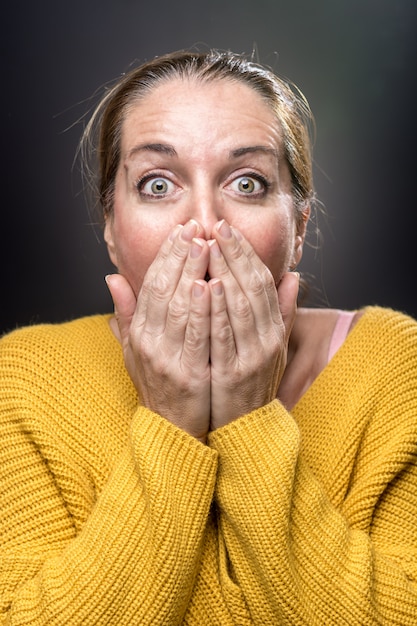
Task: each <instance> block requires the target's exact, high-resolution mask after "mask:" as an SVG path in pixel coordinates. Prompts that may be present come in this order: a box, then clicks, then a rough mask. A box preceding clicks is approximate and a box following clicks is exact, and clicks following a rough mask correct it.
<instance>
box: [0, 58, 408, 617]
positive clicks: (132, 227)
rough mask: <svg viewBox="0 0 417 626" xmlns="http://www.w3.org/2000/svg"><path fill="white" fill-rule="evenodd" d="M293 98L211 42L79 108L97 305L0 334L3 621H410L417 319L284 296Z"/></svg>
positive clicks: (300, 182) (297, 143)
mask: <svg viewBox="0 0 417 626" xmlns="http://www.w3.org/2000/svg"><path fill="white" fill-rule="evenodd" d="M307 116H308V110H307V109H306V105H305V104H304V103H303V101H302V100H301V99H299V98H298V97H297V96H295V95H294V94H293V92H292V90H291V89H290V88H289V87H288V86H287V85H286V84H285V83H283V82H282V81H280V80H279V79H277V78H276V77H275V76H273V75H272V74H271V73H270V72H269V71H267V70H265V69H263V68H261V67H259V66H257V65H255V64H253V63H251V62H247V61H245V60H244V59H242V58H240V57H238V56H235V55H233V54H230V53H216V52H210V53H207V54H204V53H202V54H197V53H187V52H185V53H178V54H172V55H167V56H165V57H161V58H157V59H155V60H154V61H151V62H149V63H147V64H145V65H144V66H141V67H139V68H138V69H136V70H133V71H132V72H131V73H130V74H129V75H127V76H125V77H123V79H122V80H121V81H120V82H119V83H118V84H117V85H116V86H115V87H114V89H113V90H111V91H110V92H109V93H108V94H107V95H106V97H105V98H104V100H103V102H102V103H101V104H100V105H99V107H98V109H97V111H96V113H95V114H94V115H93V118H92V121H91V124H90V125H89V127H88V128H87V130H86V134H85V137H84V146H88V147H91V146H90V140H91V137H92V136H93V134H94V128H95V127H96V126H97V127H98V129H99V133H100V141H99V145H98V148H97V155H98V157H99V170H100V174H99V193H100V200H101V204H102V207H103V215H104V234H105V240H106V242H107V246H108V250H109V254H110V257H111V259H112V261H113V263H114V264H115V266H116V267H117V269H118V273H117V274H114V275H111V276H109V277H107V283H108V286H109V289H110V291H111V294H112V297H113V300H114V304H115V316H114V317H112V316H95V317H91V318H86V319H82V320H77V321H74V322H71V323H68V324H63V325H56V326H40V327H34V328H30V329H23V330H20V331H17V332H15V333H12V334H10V335H9V336H6V337H5V338H4V339H3V340H2V347H1V360H0V362H1V379H2V383H1V391H0V394H1V396H0V398H1V403H0V407H1V417H2V420H1V424H2V441H3V450H2V463H1V467H2V491H1V494H2V495H1V497H2V509H1V510H2V521H1V524H2V548H1V550H2V554H1V557H2V558H1V563H2V565H1V581H2V612H3V613H2V615H3V622H4V623H5V624H13V625H20V624H28V623H30V624H39V625H40V624H48V625H49V624H70V625H75V624H117V625H118V626H120V625H124V624H126V625H127V624H129V625H131V624H140V625H143V624H190V625H191V624H199V625H201V624H204V625H206V624H207V625H210V624H219V625H222V626H223V625H228V624H230V625H232V624H239V625H241V624H262V625H265V624H288V625H290V624H291V625H292V624H306V625H307V624H308V625H314V624H317V625H319V624H320V625H322V624H335V625H336V624H337V625H339V624H349V625H361V626H362V625H366V624H390V625H393V624H398V625H401V626H406V625H411V624H415V623H416V620H417V466H416V463H415V461H416V458H417V374H416V364H417V326H416V323H415V322H414V321H413V320H411V319H410V318H408V317H406V316H404V315H402V314H399V313H395V312H393V311H388V310H383V309H379V308H367V309H364V310H363V311H359V312H352V313H341V312H338V311H333V310H313V309H311V310H309V309H299V310H298V311H297V309H296V300H297V293H298V286H299V285H298V283H299V277H298V274H297V273H296V272H294V271H291V270H294V269H295V267H296V266H297V264H298V263H299V261H300V258H301V255H302V249H303V244H304V239H305V234H306V226H307V222H308V218H309V213H310V207H311V204H312V202H313V199H314V194H313V185H312V177H311V158H310V150H309V142H308V132H307V130H308V129H307V121H306V120H307ZM93 149H94V148H93Z"/></svg>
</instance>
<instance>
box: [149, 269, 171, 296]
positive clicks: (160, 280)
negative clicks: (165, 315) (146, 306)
mask: <svg viewBox="0 0 417 626" xmlns="http://www.w3.org/2000/svg"><path fill="white" fill-rule="evenodd" d="M170 283H171V281H170V279H169V277H168V276H167V275H166V274H165V273H164V272H159V273H158V274H157V275H156V276H155V278H154V279H153V281H152V284H151V285H149V286H147V288H148V290H149V291H148V293H149V295H150V296H151V297H152V298H153V299H155V300H157V301H158V302H160V301H161V300H164V299H165V298H166V295H167V292H168V290H169V286H170Z"/></svg>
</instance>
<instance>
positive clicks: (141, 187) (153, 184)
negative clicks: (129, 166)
mask: <svg viewBox="0 0 417 626" xmlns="http://www.w3.org/2000/svg"><path fill="white" fill-rule="evenodd" d="M137 188H138V191H139V193H141V194H144V195H145V196H165V195H166V194H167V193H171V192H172V191H174V189H175V185H174V183H173V182H171V181H170V180H168V179H167V178H163V177H162V176H149V177H145V178H142V180H140V181H139V182H138V184H137Z"/></svg>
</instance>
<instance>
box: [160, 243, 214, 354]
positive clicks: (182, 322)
mask: <svg viewBox="0 0 417 626" xmlns="http://www.w3.org/2000/svg"><path fill="white" fill-rule="evenodd" d="M208 259H209V250H208V245H207V242H206V241H205V240H203V239H197V238H196V239H193V241H192V242H191V245H190V249H189V253H188V257H187V259H186V261H185V263H184V267H183V271H182V274H181V276H180V277H179V279H178V283H177V287H176V289H175V293H174V294H173V296H172V298H171V300H170V302H169V304H168V313H167V318H166V325H165V335H166V338H167V340H168V341H171V342H173V343H175V342H178V341H183V337H184V331H185V328H186V324H187V322H188V317H189V314H190V301H191V297H192V292H193V289H194V288H195V289H196V291H198V289H197V287H196V286H195V283H196V282H197V284H200V281H202V283H205V281H204V277H205V275H206V273H207V266H208Z"/></svg>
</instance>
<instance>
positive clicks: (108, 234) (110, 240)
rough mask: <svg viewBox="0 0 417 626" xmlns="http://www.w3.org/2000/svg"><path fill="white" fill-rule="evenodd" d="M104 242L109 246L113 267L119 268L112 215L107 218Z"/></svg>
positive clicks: (108, 250)
mask: <svg viewBox="0 0 417 626" xmlns="http://www.w3.org/2000/svg"><path fill="white" fill-rule="evenodd" d="M104 241H105V242H106V244H107V252H108V253H109V257H110V260H111V262H112V263H113V265H114V266H115V267H117V254H116V246H115V243H114V237H113V218H112V216H111V215H108V216H107V217H106V224H105V226H104Z"/></svg>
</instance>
